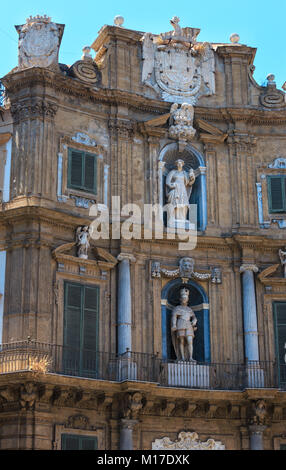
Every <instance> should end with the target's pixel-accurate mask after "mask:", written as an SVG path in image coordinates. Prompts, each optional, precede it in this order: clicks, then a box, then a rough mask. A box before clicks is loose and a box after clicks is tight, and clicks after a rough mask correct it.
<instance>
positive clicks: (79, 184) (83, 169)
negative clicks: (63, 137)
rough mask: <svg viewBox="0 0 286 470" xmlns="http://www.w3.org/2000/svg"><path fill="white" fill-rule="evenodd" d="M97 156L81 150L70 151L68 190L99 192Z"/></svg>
mask: <svg viewBox="0 0 286 470" xmlns="http://www.w3.org/2000/svg"><path fill="white" fill-rule="evenodd" d="M96 180H97V156H96V155H94V154H91V153H87V152H84V151H81V150H75V149H71V148H70V149H69V151H68V188H70V189H79V190H80V191H86V192H88V193H92V194H96V192H97V184H96Z"/></svg>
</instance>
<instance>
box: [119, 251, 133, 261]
mask: <svg viewBox="0 0 286 470" xmlns="http://www.w3.org/2000/svg"><path fill="white" fill-rule="evenodd" d="M117 260H118V261H124V260H127V261H129V262H131V263H136V258H135V256H133V255H132V254H131V253H120V254H119V255H118V256H117Z"/></svg>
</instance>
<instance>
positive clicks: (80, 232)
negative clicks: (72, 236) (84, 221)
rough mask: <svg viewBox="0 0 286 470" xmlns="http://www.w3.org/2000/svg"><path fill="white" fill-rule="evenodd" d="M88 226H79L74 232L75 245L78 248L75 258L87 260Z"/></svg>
mask: <svg viewBox="0 0 286 470" xmlns="http://www.w3.org/2000/svg"><path fill="white" fill-rule="evenodd" d="M89 238H90V233H89V226H88V225H85V226H83V227H82V226H80V227H78V228H77V230H76V245H77V247H78V250H77V256H78V258H82V259H88V249H89V247H90V244H89Z"/></svg>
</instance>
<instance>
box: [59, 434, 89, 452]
mask: <svg viewBox="0 0 286 470" xmlns="http://www.w3.org/2000/svg"><path fill="white" fill-rule="evenodd" d="M61 449H62V450H96V449H97V437H92V436H81V435H75V434H62V436H61Z"/></svg>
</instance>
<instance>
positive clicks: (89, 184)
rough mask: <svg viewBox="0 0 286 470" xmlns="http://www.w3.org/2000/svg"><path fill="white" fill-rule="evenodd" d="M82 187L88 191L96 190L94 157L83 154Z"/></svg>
mask: <svg viewBox="0 0 286 470" xmlns="http://www.w3.org/2000/svg"><path fill="white" fill-rule="evenodd" d="M84 187H85V189H86V190H87V191H89V192H95V191H96V157H95V156H94V155H90V154H88V153H87V154H85V167H84Z"/></svg>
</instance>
